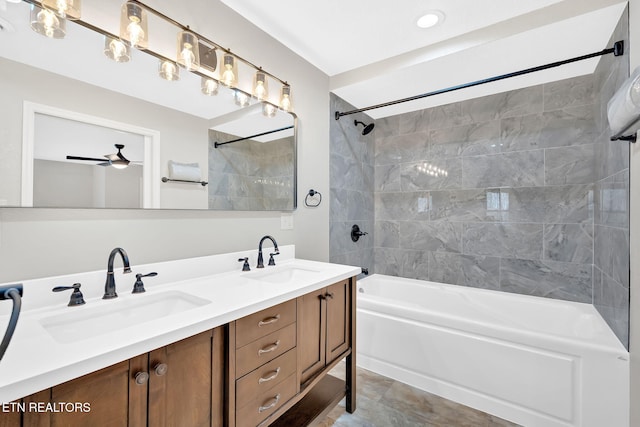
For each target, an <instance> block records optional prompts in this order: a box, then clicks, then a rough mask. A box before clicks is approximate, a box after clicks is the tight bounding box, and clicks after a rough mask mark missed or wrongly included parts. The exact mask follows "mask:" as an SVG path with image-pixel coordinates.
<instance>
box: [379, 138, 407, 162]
mask: <svg viewBox="0 0 640 427" xmlns="http://www.w3.org/2000/svg"><path fill="white" fill-rule="evenodd" d="M396 138H397V137H396V136H395V135H391V136H385V137H381V136H378V135H376V143H375V145H376V148H375V164H376V166H378V165H395V164H398V163H400V162H401V161H402V156H401V155H400V153H398V149H397V146H396V144H395V139H396Z"/></svg>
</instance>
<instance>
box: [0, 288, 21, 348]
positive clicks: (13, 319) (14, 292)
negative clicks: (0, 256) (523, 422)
mask: <svg viewBox="0 0 640 427" xmlns="http://www.w3.org/2000/svg"><path fill="white" fill-rule="evenodd" d="M3 299H12V300H13V309H12V310H11V316H10V318H9V325H8V326H7V332H5V334H4V338H2V342H0V360H2V357H3V356H4V353H5V352H6V351H7V347H9V341H11V337H12V336H13V333H14V332H15V330H16V326H17V324H18V317H19V316H20V308H21V307H22V284H17V285H9V286H0V300H3Z"/></svg>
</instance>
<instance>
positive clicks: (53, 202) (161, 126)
mask: <svg viewBox="0 0 640 427" xmlns="http://www.w3.org/2000/svg"><path fill="white" fill-rule="evenodd" d="M0 18H2V19H3V24H4V27H5V28H8V29H9V30H8V31H7V30H5V31H2V32H0V91H2V93H3V96H2V98H1V99H0V114H3V116H4V117H5V118H6V119H7V120H6V121H3V123H2V124H1V125H0V145H1V146H2V150H0V206H24V207H26V206H33V207H74V208H76V207H80V208H99V207H105V208H164V209H222V210H229V209H233V210H293V209H295V208H296V200H295V194H296V191H295V185H296V178H295V172H296V169H295V161H296V133H295V124H296V120H295V115H293V114H291V113H286V112H284V111H282V110H277V109H273V110H270V111H265V108H264V106H263V104H262V103H261V102H258V101H257V100H256V99H254V98H250V97H248V99H245V100H241V102H239V100H238V97H237V94H236V93H235V91H234V90H232V89H229V88H227V87H224V86H222V85H221V86H220V87H219V88H218V89H217V91H216V92H217V93H216V94H215V95H214V96H207V95H206V94H204V93H205V91H204V88H203V87H201V81H200V80H201V79H200V77H199V76H196V75H193V74H191V73H188V72H185V70H182V72H181V73H180V79H179V80H178V81H167V80H163V79H161V78H159V77H158V76H157V74H158V61H157V59H156V58H154V57H152V56H150V55H146V54H145V53H144V52H140V51H137V50H132V51H131V53H130V55H131V59H130V61H128V62H126V63H116V62H114V61H112V60H110V59H108V58H107V57H106V56H105V55H104V54H103V46H104V43H105V42H104V38H103V36H101V35H99V34H96V33H93V32H92V31H90V30H87V29H86V28H83V27H81V26H78V25H76V24H74V23H72V22H69V23H68V25H67V28H66V35H65V38H64V39H62V40H54V39H48V38H46V37H42V36H41V35H38V34H37V33H35V32H34V31H32V30H31V29H30V28H29V22H28V21H29V6H28V5H27V4H25V3H21V4H8V6H7V9H6V11H2V12H0ZM237 72H238V74H239V75H240V76H242V72H243V70H242V69H239V70H238V71H237ZM247 74H248V73H247ZM252 77H253V76H250V75H247V76H246V78H252ZM212 95H213V94H212ZM281 128H287V129H286V130H283V131H280V130H279V129H281ZM269 132H272V133H269ZM262 133H268V135H264V136H260V137H254V136H255V135H258V134H262ZM239 138H247V139H244V140H242V141H239V142H234V143H232V144H226V145H223V146H220V147H218V148H216V147H215V142H216V141H217V142H228V141H232V140H235V139H239ZM121 146H122V147H121ZM118 153H120V154H118ZM123 159H125V160H126V161H128V162H129V163H128V164H127V165H126V167H120V168H119V167H117V166H122V164H123V163H124V160H123ZM176 167H177V169H176ZM176 171H177V172H176ZM185 173H186V175H185ZM172 177H173V178H176V177H177V178H180V177H188V178H189V179H187V180H180V179H175V180H172ZM195 178H198V179H195Z"/></svg>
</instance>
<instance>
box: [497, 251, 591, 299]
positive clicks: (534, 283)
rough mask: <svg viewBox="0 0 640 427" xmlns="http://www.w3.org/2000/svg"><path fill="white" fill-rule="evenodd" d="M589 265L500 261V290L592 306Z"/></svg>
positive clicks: (515, 260) (506, 259)
mask: <svg viewBox="0 0 640 427" xmlns="http://www.w3.org/2000/svg"><path fill="white" fill-rule="evenodd" d="M592 285H593V284H592V268H591V265H590V264H570V263H564V262H555V261H540V260H537V261H534V260H523V259H511V258H505V259H502V260H501V261H500V289H501V290H503V291H506V292H514V293H518V294H524V295H534V296H540V297H547V298H555V299H562V300H568V301H577V302H585V303H591V301H592Z"/></svg>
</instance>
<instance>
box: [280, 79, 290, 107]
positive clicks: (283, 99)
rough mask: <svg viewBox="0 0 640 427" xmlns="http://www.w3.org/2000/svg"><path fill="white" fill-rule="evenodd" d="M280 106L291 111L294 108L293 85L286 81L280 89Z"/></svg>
mask: <svg viewBox="0 0 640 427" xmlns="http://www.w3.org/2000/svg"><path fill="white" fill-rule="evenodd" d="M280 108H282V109H283V110H284V111H286V112H289V111H291V110H292V108H293V105H292V103H291V86H289V85H288V84H286V83H285V85H284V86H282V89H280Z"/></svg>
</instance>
